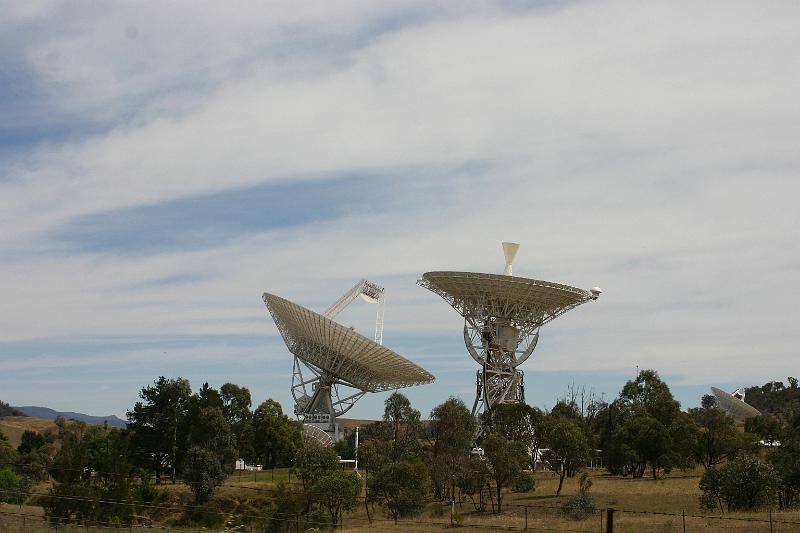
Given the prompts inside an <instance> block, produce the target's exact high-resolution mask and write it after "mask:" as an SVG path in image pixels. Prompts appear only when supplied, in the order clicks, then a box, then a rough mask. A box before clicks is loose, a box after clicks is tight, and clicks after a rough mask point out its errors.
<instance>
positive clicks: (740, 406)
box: [711, 387, 761, 422]
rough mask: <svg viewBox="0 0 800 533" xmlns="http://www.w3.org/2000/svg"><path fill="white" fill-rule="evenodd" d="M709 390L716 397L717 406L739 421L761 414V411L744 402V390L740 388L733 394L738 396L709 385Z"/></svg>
mask: <svg viewBox="0 0 800 533" xmlns="http://www.w3.org/2000/svg"><path fill="white" fill-rule="evenodd" d="M711 392H712V393H713V394H714V398H716V399H717V404H718V405H719V408H720V409H722V410H723V411H725V413H727V414H728V415H730V416H732V417H733V418H734V419H735V420H737V421H739V422H743V421H744V420H746V419H748V418H752V417H754V416H759V415H761V411H759V410H758V409H756V408H755V407H753V406H752V405H750V404H749V403H745V401H744V391H742V390H741V389H738V390H736V391H735V392H734V394H737V395H740V396H741V397H740V398H739V397H737V396H734V394H728V393H727V392H725V391H724V390H720V389H718V388H716V387H711Z"/></svg>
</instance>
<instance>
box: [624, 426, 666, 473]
mask: <svg viewBox="0 0 800 533" xmlns="http://www.w3.org/2000/svg"><path fill="white" fill-rule="evenodd" d="M625 430H626V432H627V434H628V438H629V439H630V443H631V447H632V449H633V450H634V451H635V453H636V455H637V458H638V461H637V463H638V466H637V468H638V470H637V471H636V474H635V477H642V475H643V474H644V471H645V469H646V468H647V465H650V470H651V472H652V476H653V479H657V473H658V470H659V468H663V469H664V470H666V471H669V470H671V468H672V461H671V458H670V451H671V446H672V441H671V439H670V434H669V429H667V427H666V426H664V424H662V423H661V422H660V421H658V420H656V419H655V418H653V417H650V416H637V417H635V418H631V419H630V420H629V421H628V422H627V423H626V424H625Z"/></svg>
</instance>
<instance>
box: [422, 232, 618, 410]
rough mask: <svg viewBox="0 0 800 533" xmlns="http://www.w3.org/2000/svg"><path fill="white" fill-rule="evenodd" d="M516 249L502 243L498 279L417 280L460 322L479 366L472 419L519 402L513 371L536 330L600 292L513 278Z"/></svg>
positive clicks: (443, 276) (447, 276) (453, 275)
mask: <svg viewBox="0 0 800 533" xmlns="http://www.w3.org/2000/svg"><path fill="white" fill-rule="evenodd" d="M518 248H519V245H518V244H515V243H503V253H504V256H505V261H506V267H505V274H504V275H499V274H481V273H475V272H426V273H425V274H423V275H422V279H420V280H418V281H417V284H418V285H420V286H422V287H425V288H426V289H428V290H430V291H432V292H434V293H436V294H438V295H439V296H441V297H442V298H443V299H444V300H445V301H446V302H447V303H449V304H450V305H451V306H452V307H453V309H455V310H456V311H458V313H459V314H460V315H461V316H463V317H464V344H466V346H467V351H468V352H469V354H470V355H471V356H472V358H473V359H474V360H475V361H476V362H477V363H478V364H479V365H481V370H479V371H478V375H477V380H476V385H477V394H476V398H475V404H474V405H473V408H472V413H473V415H477V414H478V413H480V412H482V411H483V410H487V409H491V408H492V407H493V406H494V405H497V404H501V403H518V402H524V401H525V388H524V383H523V373H522V371H521V370H518V369H517V367H518V366H519V365H520V364H522V363H523V362H524V361H525V360H526V359H528V357H530V355H531V353H532V352H533V350H534V348H536V344H537V342H538V340H539V328H541V327H542V326H543V325H544V324H546V323H548V322H550V321H551V320H554V319H555V318H557V317H559V316H561V315H562V314H564V313H566V312H567V311H569V310H570V309H574V308H575V307H577V306H579V305H581V304H584V303H586V302H588V301H591V300H596V299H597V298H598V296H599V295H600V293H601V292H602V290H601V289H600V288H599V287H594V288H593V289H591V290H584V289H578V288H576V287H570V286H569V285H561V284H559V283H552V282H549V281H540V280H535V279H528V278H521V277H518V276H513V275H512V272H513V270H512V263H513V260H514V257H515V255H516V253H517V249H518Z"/></svg>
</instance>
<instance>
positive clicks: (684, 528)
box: [681, 509, 686, 533]
mask: <svg viewBox="0 0 800 533" xmlns="http://www.w3.org/2000/svg"><path fill="white" fill-rule="evenodd" d="M681 519H682V520H683V533H686V509H683V510H682V511H681Z"/></svg>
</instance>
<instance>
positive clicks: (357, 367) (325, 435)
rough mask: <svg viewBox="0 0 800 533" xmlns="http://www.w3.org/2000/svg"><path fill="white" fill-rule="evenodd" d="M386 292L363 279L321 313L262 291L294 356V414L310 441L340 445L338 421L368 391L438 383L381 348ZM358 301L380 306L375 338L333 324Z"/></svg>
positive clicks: (388, 350) (265, 301)
mask: <svg viewBox="0 0 800 533" xmlns="http://www.w3.org/2000/svg"><path fill="white" fill-rule="evenodd" d="M383 292H384V291H383V287H380V286H378V285H376V284H374V283H372V282H370V281H367V280H365V279H362V280H361V281H359V282H358V283H356V284H355V285H354V286H353V288H351V289H350V290H349V291H348V292H346V293H345V294H344V295H343V296H342V297H341V298H339V300H337V301H336V302H335V303H334V304H333V305H332V306H331V307H329V308H328V309H327V310H326V311H325V312H324V313H322V314H320V313H315V312H314V311H311V310H310V309H306V308H305V307H302V306H300V305H297V304H295V303H293V302H290V301H289V300H286V299H284V298H281V297H279V296H275V295H274V294H269V293H264V296H263V299H264V303H265V304H266V306H267V309H269V312H270V314H271V315H272V318H273V319H274V320H275V324H276V325H277V326H278V330H279V331H280V333H281V336H283V340H284V342H285V343H286V346H287V348H289V351H290V352H291V353H292V354H294V372H293V374H292V389H291V390H292V396H293V397H294V401H295V406H294V412H295V415H297V417H298V419H299V420H301V421H302V422H303V424H304V426H305V436H306V438H307V439H314V440H316V441H318V442H320V443H321V444H323V445H326V446H330V445H331V444H332V443H333V442H336V441H338V440H339V439H340V438H341V437H342V435H341V432H340V430H339V424H338V423H337V422H336V418H337V417H339V416H341V415H343V414H344V413H346V412H347V411H349V410H350V409H351V408H352V407H353V405H355V403H356V402H357V401H358V400H359V399H360V398H361V397H362V396H363V395H364V394H366V393H367V392H377V391H388V390H393V389H399V388H401V387H410V386H413V385H420V384H423V383H431V382H432V381H433V380H434V377H433V375H431V374H430V373H429V372H427V371H426V370H424V369H423V368H420V367H419V366H417V365H415V364H414V363H412V362H411V361H409V360H407V359H405V358H404V357H402V356H400V355H398V354H397V353H395V352H393V351H392V350H390V349H388V348H386V347H384V346H383V345H382V341H383V302H384V301H385V299H384V295H383ZM359 297H361V299H363V300H365V301H367V302H369V303H373V304H377V305H378V310H377V314H376V319H375V340H371V339H368V338H367V337H364V336H363V335H360V334H359V333H357V332H356V331H355V330H353V329H351V328H348V327H345V326H343V325H341V324H339V323H337V322H334V321H333V320H332V319H333V317H334V316H336V315H337V314H338V313H339V312H341V311H342V310H343V309H344V308H345V307H347V305H349V304H350V303H351V302H353V300H355V299H356V298H359ZM340 388H341V390H340Z"/></svg>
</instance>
